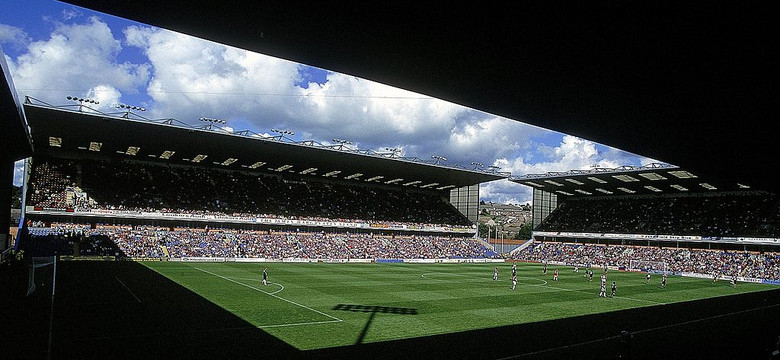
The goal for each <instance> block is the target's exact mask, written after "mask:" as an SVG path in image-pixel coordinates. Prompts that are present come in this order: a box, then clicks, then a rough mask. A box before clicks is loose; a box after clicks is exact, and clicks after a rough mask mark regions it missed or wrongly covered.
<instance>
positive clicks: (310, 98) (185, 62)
mask: <svg viewBox="0 0 780 360" xmlns="http://www.w3.org/2000/svg"><path fill="white" fill-rule="evenodd" d="M0 46H2V48H3V51H4V52H5V55H6V62H7V63H8V65H9V68H10V70H11V76H12V78H13V81H14V85H15V87H16V90H17V91H18V93H19V97H20V98H24V96H32V97H34V98H36V99H40V100H43V101H46V102H48V103H50V104H54V105H64V104H67V102H68V101H67V100H66V99H65V97H66V96H79V97H88V98H93V99H97V100H99V101H100V106H103V107H105V109H102V110H105V111H109V110H110V109H111V106H113V105H114V104H119V103H121V104H129V105H136V106H140V107H144V108H146V109H148V110H147V111H146V112H144V113H143V116H144V117H146V118H150V119H156V118H175V119H177V120H180V121H183V122H186V123H191V124H196V123H197V122H198V120H197V119H199V118H201V117H211V118H219V119H223V120H226V121H227V125H226V128H227V129H228V130H235V131H240V130H251V131H253V132H255V133H260V134H266V133H270V134H272V135H273V133H271V132H270V131H271V129H288V130H291V131H293V132H295V135H294V136H293V138H295V139H296V140H315V141H318V142H320V143H323V144H327V143H331V142H332V140H333V139H334V138H338V139H346V140H349V141H352V142H353V144H354V145H353V146H355V147H358V148H360V149H374V150H381V149H384V148H386V147H392V148H399V149H401V151H402V154H401V155H403V156H416V157H419V158H421V159H429V158H430V157H431V156H432V155H439V156H444V157H446V158H447V163H446V164H448V165H455V164H460V165H463V166H468V165H469V164H470V163H471V162H479V163H482V164H485V165H486V166H488V165H495V166H499V167H501V171H507V172H511V173H512V174H513V175H525V174H532V173H544V172H547V171H567V170H572V169H587V168H590V167H591V166H593V165H598V166H600V167H617V166H621V165H644V164H647V163H650V162H655V161H654V160H652V159H648V158H644V157H641V156H636V155H633V154H630V153H627V152H623V151H619V150H616V149H613V148H610V147H607V146H603V145H600V144H597V143H594V142H591V141H588V140H585V139H580V138H576V137H573V136H568V135H565V134H561V133H558V132H554V131H549V130H546V129H541V128H538V127H534V126H530V125H526V124H523V123H522V122H521V121H522V120H523V119H506V118H503V117H500V116H496V115H493V114H489V113H485V112H482V111H478V110H474V109H469V108H466V107H463V106H459V105H456V104H452V103H448V102H446V101H442V100H439V99H435V98H432V97H430V96H425V95H421V94H417V93H414V92H410V91H406V90H402V89H397V88H392V87H389V86H385V85H382V84H379V83H376V82H372V81H368V80H365V79H360V78H356V77H354V76H349V75H344V74H339V73H335V72H331V71H328V70H326V69H319V68H316V67H311V66H307V65H304V64H297V63H293V62H290V61H286V60H281V59H277V58H273V57H269V56H265V55H262V54H257V53H251V52H247V51H244V50H240V49H235V48H231V47H227V46H224V45H221V44H217V43H213V42H209V41H205V40H202V39H197V38H193V37H190V36H187V35H183V34H179V33H175V32H172V31H168V30H165V29H160V28H155V27H151V26H147V25H144V24H139V23H136V22H133V21H128V20H125V19H121V18H117V17H114V16H110V15H106V14H101V13H96V12H94V11H91V10H88V9H84V8H79V7H75V6H72V5H69V4H65V3H61V2H57V1H50V0H24V1H23V0H4V1H3V2H2V3H0ZM516 86H523V84H522V82H521V81H519V82H518V84H517V85H516ZM516 120H520V121H516ZM17 167H18V166H17ZM15 174H16V176H15V180H14V181H15V183H16V184H17V185H18V184H19V183H20V182H21V180H20V179H21V171H17V172H16V173H15ZM480 193H481V198H482V200H485V201H493V202H502V203H527V202H530V200H531V189H529V188H527V187H524V186H522V185H518V184H515V183H512V182H510V181H505V180H500V181H494V182H490V183H486V184H482V185H481V187H480Z"/></svg>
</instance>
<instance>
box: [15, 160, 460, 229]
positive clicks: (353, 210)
mask: <svg viewBox="0 0 780 360" xmlns="http://www.w3.org/2000/svg"><path fill="white" fill-rule="evenodd" d="M36 160H37V161H36V164H35V165H34V167H33V171H32V176H31V180H30V184H31V189H32V190H31V191H30V196H29V201H28V204H31V205H34V206H36V207H40V208H54V209H65V208H73V209H79V208H82V209H123V210H139V211H163V212H170V213H198V214H215V215H230V216H244V217H247V218H255V217H258V216H263V217H284V218H294V219H312V220H317V219H329V220H338V221H352V220H362V221H384V222H398V223H405V224H444V225H456V226H471V222H470V221H469V220H468V219H467V218H466V217H465V216H463V215H462V214H461V213H460V212H459V211H458V210H457V209H455V208H454V207H453V206H452V205H451V204H449V202H448V201H446V199H444V198H443V197H442V196H441V194H440V193H438V192H434V191H426V190H425V189H411V188H403V189H400V188H398V187H390V186H379V185H374V186H365V185H359V184H355V183H346V182H337V181H329V182H326V181H312V180H311V179H308V178H307V179H303V178H288V177H282V176H274V175H258V174H250V173H247V172H242V171H227V170H221V169H214V168H206V167H198V168H195V167H189V166H175V165H165V164H159V163H142V162H127V161H109V160H79V161H75V160H65V159H57V158H37V159H36ZM183 189H184V191H183ZM68 192H70V194H68ZM77 195H82V196H77Z"/></svg>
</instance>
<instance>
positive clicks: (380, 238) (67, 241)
mask: <svg viewBox="0 0 780 360" xmlns="http://www.w3.org/2000/svg"><path fill="white" fill-rule="evenodd" d="M37 225H39V226H40V225H43V224H40V223H39V224H37ZM30 234H31V238H30V240H29V241H28V242H26V245H25V246H24V247H23V249H24V250H25V251H26V252H27V253H29V254H35V256H50V255H79V256H118V257H120V258H130V259H164V258H166V259H167V258H168V257H172V258H179V259H180V258H189V257H199V258H200V257H206V258H214V257H225V258H264V259H275V260H280V259H285V258H298V259H446V258H498V257H499V254H496V253H495V252H493V251H492V250H490V249H489V248H488V247H487V246H486V244H485V243H484V242H482V241H480V240H478V239H474V238H463V237H442V236H428V235H424V236H421V235H417V236H415V235H390V236H386V235H377V234H371V233H367V234H349V233H342V232H336V233H324V232H319V233H306V232H294V233H283V232H268V231H254V230H241V229H196V228H176V229H166V228H161V227H153V226H135V227H133V226H98V228H95V229H88V228H85V227H84V226H83V225H79V224H57V223H55V224H51V226H50V227H31V228H30ZM163 248H165V249H166V251H163ZM166 252H167V253H168V255H165V253H166Z"/></svg>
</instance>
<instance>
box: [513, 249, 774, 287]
mask: <svg viewBox="0 0 780 360" xmlns="http://www.w3.org/2000/svg"><path fill="white" fill-rule="evenodd" d="M512 257H513V258H514V259H516V260H522V261H535V262H543V261H554V262H560V263H565V264H567V265H579V266H588V265H592V266H595V267H601V266H603V265H604V264H607V265H609V266H613V267H617V268H624V269H628V268H629V265H630V261H631V260H637V259H641V260H649V261H657V262H665V263H666V264H667V271H671V272H674V273H683V272H686V273H697V274H710V275H712V274H722V275H723V276H732V275H736V276H743V277H751V278H756V279H766V280H780V254H778V253H774V252H765V253H760V252H750V251H728V250H709V249H687V248H662V247H657V246H627V245H600V244H572V243H562V242H536V243H534V244H533V245H532V246H529V247H527V248H525V249H523V250H521V251H518V252H517V253H515V254H513V256H512Z"/></svg>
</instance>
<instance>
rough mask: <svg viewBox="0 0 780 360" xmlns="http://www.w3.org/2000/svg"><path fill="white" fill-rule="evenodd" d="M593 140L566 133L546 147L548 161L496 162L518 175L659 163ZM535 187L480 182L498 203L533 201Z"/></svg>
mask: <svg viewBox="0 0 780 360" xmlns="http://www.w3.org/2000/svg"><path fill="white" fill-rule="evenodd" d="M600 148H602V146H600V145H598V144H597V143H594V142H592V141H588V140H584V139H581V138H578V137H576V136H571V135H564V136H563V137H562V139H561V142H560V144H558V145H557V146H554V147H543V148H542V149H540V151H542V152H544V153H545V154H546V155H547V157H548V160H547V161H541V162H534V163H527V162H526V161H525V160H524V158H523V157H522V156H518V157H516V158H499V159H496V161H495V162H494V163H493V165H495V166H499V167H501V168H502V171H509V172H511V173H512V175H514V176H520V175H526V174H544V173H547V172H551V171H569V170H587V169H590V168H591V167H592V166H598V167H604V168H615V167H618V166H622V165H644V164H645V163H642V164H640V163H634V162H636V161H637V160H642V161H643V162H644V161H648V163H649V162H655V161H653V160H652V159H647V158H644V159H637V158H636V157H633V156H632V155H631V154H627V153H625V152H622V151H616V150H614V149H612V148H605V149H606V151H600V150H599V149H600ZM532 196H533V190H532V189H531V188H530V187H527V186H525V185H519V184H516V183H513V182H511V181H509V180H500V181H493V182H490V183H485V184H482V185H480V198H483V199H489V201H494V202H506V201H517V202H519V203H527V202H531V200H532Z"/></svg>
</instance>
